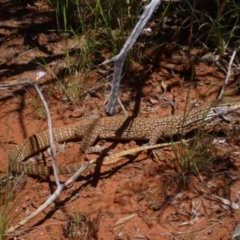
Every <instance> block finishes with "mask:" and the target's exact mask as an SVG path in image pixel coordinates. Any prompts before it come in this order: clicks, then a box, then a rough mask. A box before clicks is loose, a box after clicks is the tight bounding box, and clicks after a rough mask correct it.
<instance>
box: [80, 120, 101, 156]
mask: <svg viewBox="0 0 240 240" xmlns="http://www.w3.org/2000/svg"><path fill="white" fill-rule="evenodd" d="M100 131H101V128H100V126H99V124H98V122H97V119H96V122H95V123H94V124H91V126H88V129H87V130H86V132H85V136H84V137H83V139H82V142H81V144H80V150H81V152H83V153H85V154H88V153H92V152H102V150H103V149H104V148H103V147H101V146H92V145H93V144H94V142H95V141H96V140H97V138H98V137H99V133H100Z"/></svg>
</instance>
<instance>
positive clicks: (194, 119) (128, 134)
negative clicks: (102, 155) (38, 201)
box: [8, 98, 240, 175]
mask: <svg viewBox="0 0 240 240" xmlns="http://www.w3.org/2000/svg"><path fill="white" fill-rule="evenodd" d="M239 108H240V100H234V99H231V98H223V99H220V100H215V101H213V102H209V103H206V104H204V105H202V106H200V107H192V108H191V109H190V110H187V111H185V113H183V114H179V115H175V116H169V117H159V118H144V117H136V118H133V117H124V116H114V117H102V118H94V119H84V120H80V121H79V122H77V123H73V124H69V125H66V126H63V127H60V128H55V129H53V137H54V141H56V142H65V141H70V140H77V139H82V142H81V150H82V152H85V153H88V152H90V151H91V146H92V145H93V144H94V142H95V141H96V140H97V139H98V138H100V139H115V140H148V141H149V145H154V144H156V143H157V141H158V140H159V139H160V138H166V137H171V136H173V135H176V134H183V135H184V134H186V133H187V132H189V131H191V130H193V129H196V128H199V127H201V126H204V125H205V124H206V123H208V122H209V121H211V120H213V119H215V118H217V117H220V116H222V115H226V114H228V113H230V112H234V111H236V110H237V109H239ZM47 147H49V137H48V131H42V132H39V133H36V134H34V135H32V136H30V137H29V138H27V139H25V140H24V141H23V142H22V143H20V144H18V145H16V146H15V147H13V149H12V150H11V151H10V153H9V156H8V162H9V172H10V173H20V172H24V173H26V174H28V175H51V174H53V169H52V167H50V166H49V167H48V166H40V165H37V164H31V165H29V164H24V163H22V161H23V160H26V159H27V158H29V157H30V156H33V155H35V154H37V153H38V152H40V151H43V150H44V149H46V148H47ZM80 167H81V164H77V165H67V166H61V167H58V170H57V171H58V174H66V173H72V172H76V171H77V170H78V169H79V168H80Z"/></svg>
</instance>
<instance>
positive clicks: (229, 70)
mask: <svg viewBox="0 0 240 240" xmlns="http://www.w3.org/2000/svg"><path fill="white" fill-rule="evenodd" d="M236 53H237V50H236V49H235V50H234V51H233V54H232V57H231V59H230V61H229V64H228V72H227V75H226V78H225V81H224V84H223V86H222V88H221V90H220V93H219V94H218V97H217V99H220V98H221V97H222V95H223V93H224V91H225V88H226V86H227V84H228V80H229V77H230V76H231V69H232V63H233V60H234V58H235V56H236Z"/></svg>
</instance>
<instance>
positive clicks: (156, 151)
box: [148, 129, 163, 160]
mask: <svg viewBox="0 0 240 240" xmlns="http://www.w3.org/2000/svg"><path fill="white" fill-rule="evenodd" d="M162 135H163V131H162V130H161V129H158V130H157V131H153V132H152V134H151V136H150V138H149V143H148V144H149V146H151V145H155V144H157V141H158V140H159V139H161V136H162ZM148 152H149V155H152V156H153V160H157V159H159V158H160V157H161V152H160V149H154V150H148Z"/></svg>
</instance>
